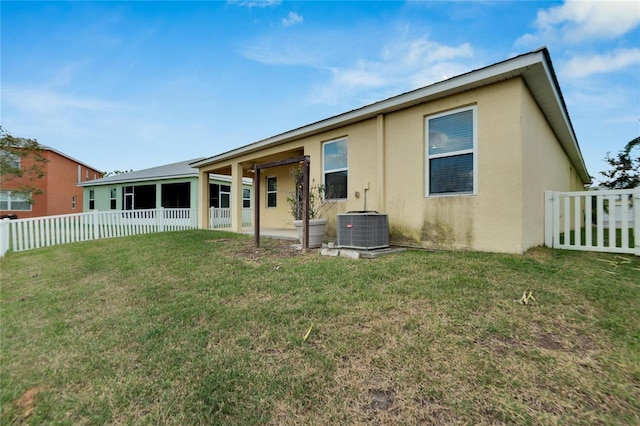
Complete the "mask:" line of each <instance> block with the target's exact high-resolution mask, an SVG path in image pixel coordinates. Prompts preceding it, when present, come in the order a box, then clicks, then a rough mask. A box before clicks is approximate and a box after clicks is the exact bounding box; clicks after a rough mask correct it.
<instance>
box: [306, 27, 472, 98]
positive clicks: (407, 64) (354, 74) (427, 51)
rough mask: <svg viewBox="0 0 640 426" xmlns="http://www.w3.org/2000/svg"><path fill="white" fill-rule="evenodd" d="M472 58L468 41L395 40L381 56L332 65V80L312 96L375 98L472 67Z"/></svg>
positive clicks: (317, 89)
mask: <svg viewBox="0 0 640 426" xmlns="http://www.w3.org/2000/svg"><path fill="white" fill-rule="evenodd" d="M471 58H473V48H472V47H471V45H469V44H468V43H464V44H461V45H459V46H448V45H443V44H440V43H437V42H434V41H430V40H427V39H425V38H420V39H416V40H409V41H401V42H397V43H393V44H390V45H388V46H386V47H384V48H383V50H382V52H381V55H380V57H379V58H378V59H374V60H360V61H357V62H355V63H354V64H352V65H351V66H344V67H335V66H334V67H331V68H330V70H331V73H332V77H333V78H332V80H331V81H329V82H328V83H326V84H324V85H322V86H320V87H317V88H316V90H314V92H313V95H312V100H313V102H315V103H328V104H331V103H335V102H338V101H339V99H340V98H343V97H345V96H357V95H358V94H360V95H361V97H362V98H363V99H361V100H362V101H364V102H373V101H376V100H380V99H382V98H384V97H387V96H389V95H390V94H397V93H401V92H405V91H409V90H413V89H416V88H418V87H422V86H426V85H428V84H432V83H435V82H437V81H442V80H444V79H447V78H449V77H453V76H455V75H458V74H461V73H463V72H466V71H469V69H471V68H472V66H470V64H469V59H471Z"/></svg>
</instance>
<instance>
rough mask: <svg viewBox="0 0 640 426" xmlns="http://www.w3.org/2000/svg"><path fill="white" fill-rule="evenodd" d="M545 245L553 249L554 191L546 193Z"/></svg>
mask: <svg viewBox="0 0 640 426" xmlns="http://www.w3.org/2000/svg"><path fill="white" fill-rule="evenodd" d="M544 245H545V246H547V247H553V191H544Z"/></svg>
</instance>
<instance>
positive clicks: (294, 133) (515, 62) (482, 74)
mask: <svg viewBox="0 0 640 426" xmlns="http://www.w3.org/2000/svg"><path fill="white" fill-rule="evenodd" d="M545 52H546V48H540V49H538V50H535V51H532V52H529V53H525V54H523V55H520V56H516V57H514V58H511V59H507V60H505V61H502V62H499V63H497V64H493V65H489V66H487V67H485V68H481V69H479V70H475V71H470V72H468V73H466V74H462V75H459V76H456V77H452V78H450V79H448V80H444V81H441V82H438V83H434V84H432V85H430V86H426V87H423V88H420V89H416V90H414V91H411V92H407V93H404V94H401V95H398V96H395V97H392V98H389V99H386V100H383V101H380V102H376V103H374V104H371V105H367V106H364V107H362V108H358V109H355V110H352V111H349V112H346V113H343V114H340V115H336V116H334V117H330V118H327V119H325V120H321V121H318V122H315V123H312V124H309V125H306V126H303V127H299V128H297V129H294V130H291V131H288V132H285V133H281V134H278V135H275V136H272V137H270V138H267V139H263V140H261V141H258V142H255V143H252V144H249V145H245V146H242V147H239V148H236V149H233V150H231V151H227V152H225V153H222V154H219V155H216V156H213V157H210V158H205V159H203V160H200V161H197V162H194V163H191V164H190V165H191V166H192V167H195V168H201V167H205V166H207V165H210V164H213V163H217V162H220V161H226V160H229V159H231V158H234V157H237V156H240V155H243V154H248V153H251V152H254V151H259V150H261V149H264V148H268V147H271V146H277V145H279V144H282V143H286V142H289V141H291V140H296V139H300V138H302V137H305V136H310V135H313V134H316V133H321V132H324V131H327V130H331V129H333V128H336V127H341V126H345V125H348V124H351V123H354V122H358V121H362V120H366V119H369V118H372V117H375V116H377V115H379V114H386V113H390V112H393V111H397V110H401V109H404V108H408V107H411V106H413V105H418V104H421V103H424V102H428V101H431V100H435V99H438V98H442V97H445V96H450V95H453V94H456V93H460V92H464V91H467V90H472V89H475V88H478V87H482V86H486V85H489V84H493V83H496V82H498V81H503V80H508V79H511V78H514V77H517V76H522V77H523V78H524V79H525V81H526V79H527V71H529V70H531V69H532V67H540V66H542V67H543V69H544V73H545V75H546V79H547V81H546V82H545V83H547V84H545V86H547V88H548V89H547V90H551V93H552V94H553V97H554V99H555V103H554V105H542V103H540V98H542V97H543V96H541V95H542V94H537V93H535V89H534V88H532V87H531V86H530V88H531V89H533V90H532V92H533V95H534V97H535V98H536V100H537V101H538V102H539V104H540V107H541V108H543V112H544V113H545V115H546V116H547V119H549V117H550V116H552V114H553V113H555V114H557V113H560V114H561V116H562V120H563V125H562V126H561V128H557V126H554V131H555V132H556V134H557V135H558V138H559V139H560V141H561V143H562V145H563V146H564V147H565V149H566V150H567V153H568V155H569V156H570V158H571V159H572V160H573V161H577V163H578V164H579V166H581V168H582V170H580V173H581V175H582V177H583V178H587V179H588V178H589V176H588V173H587V171H586V166H585V165H584V159H583V158H582V155H581V153H580V149H579V147H578V142H577V138H576V136H575V134H574V131H573V127H572V125H571V121H570V119H569V116H568V113H567V111H566V107H565V103H564V100H563V98H562V95H561V94H560V92H559V88H558V86H557V84H558V83H557V79H556V78H555V73H554V72H553V71H552V69H551V68H550V63H549V61H550V59H549V58H548V56H547V55H546V54H545ZM548 108H551V109H556V108H557V110H556V111H549V110H546V111H544V109H548ZM550 121H551V120H550ZM567 138H568V139H569V141H568V142H567ZM567 145H569V146H567Z"/></svg>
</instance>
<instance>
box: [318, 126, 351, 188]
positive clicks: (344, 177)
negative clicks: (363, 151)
mask: <svg viewBox="0 0 640 426" xmlns="http://www.w3.org/2000/svg"><path fill="white" fill-rule="evenodd" d="M348 153H349V152H348V145H347V139H346V138H345V139H340V140H336V141H331V142H326V143H325V144H323V145H322V168H323V176H322V178H323V183H324V187H325V198H328V199H334V200H345V199H346V198H347V181H348V175H349V169H348Z"/></svg>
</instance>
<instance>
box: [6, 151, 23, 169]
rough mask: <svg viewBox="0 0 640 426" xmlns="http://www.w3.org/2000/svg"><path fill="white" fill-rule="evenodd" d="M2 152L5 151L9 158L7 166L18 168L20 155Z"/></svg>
mask: <svg viewBox="0 0 640 426" xmlns="http://www.w3.org/2000/svg"><path fill="white" fill-rule="evenodd" d="M4 152H6V154H7V158H8V159H9V167H10V168H12V169H15V170H20V156H19V155H17V154H13V153H9V152H7V151H4Z"/></svg>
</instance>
